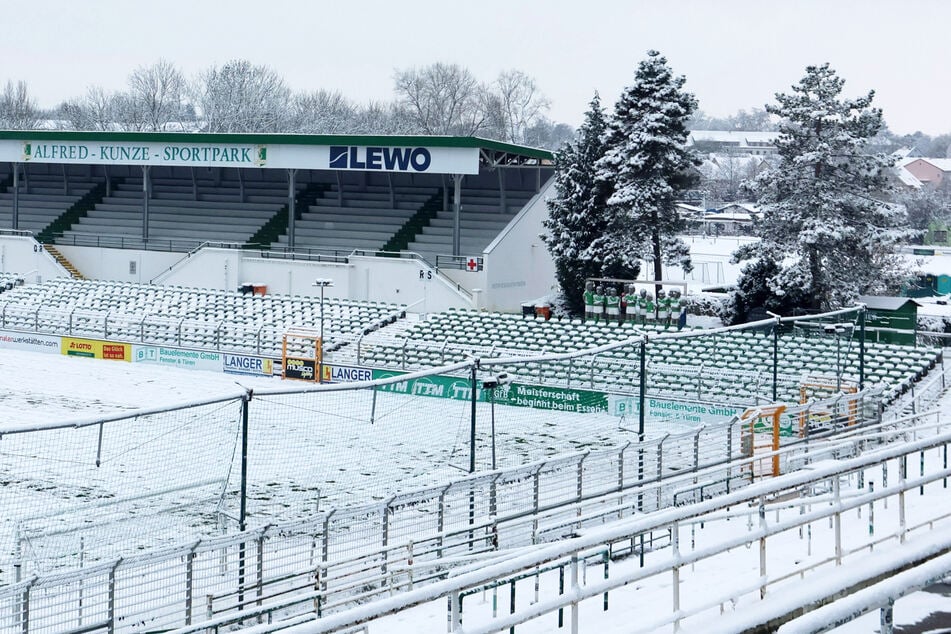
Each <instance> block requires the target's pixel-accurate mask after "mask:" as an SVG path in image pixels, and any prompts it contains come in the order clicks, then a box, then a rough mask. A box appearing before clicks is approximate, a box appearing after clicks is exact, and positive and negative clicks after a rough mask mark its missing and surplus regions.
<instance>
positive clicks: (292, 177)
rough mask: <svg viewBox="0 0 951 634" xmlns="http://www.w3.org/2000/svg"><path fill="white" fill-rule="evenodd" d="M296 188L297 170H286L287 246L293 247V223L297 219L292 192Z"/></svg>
mask: <svg viewBox="0 0 951 634" xmlns="http://www.w3.org/2000/svg"><path fill="white" fill-rule="evenodd" d="M296 189H297V170H287V247H288V248H289V249H292V250H293V249H294V246H295V235H294V234H295V231H294V224H295V221H296V220H297V205H296V203H297V201H296V200H294V199H295V196H294V193H295V191H296Z"/></svg>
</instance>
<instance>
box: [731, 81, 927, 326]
mask: <svg viewBox="0 0 951 634" xmlns="http://www.w3.org/2000/svg"><path fill="white" fill-rule="evenodd" d="M844 83H845V82H844V80H843V79H841V78H840V77H838V75H837V74H836V73H835V71H834V70H832V69H831V68H830V67H829V65H828V64H823V65H821V66H810V67H808V68H807V69H806V75H805V77H803V78H802V80H801V81H800V82H799V83H798V84H797V85H795V86H793V87H792V92H791V93H788V94H777V95H776V100H777V101H778V102H779V103H778V105H769V106H767V110H768V111H769V112H770V113H771V114H774V115H777V116H778V117H779V118H780V119H781V122H780V127H779V130H780V137H779V139H778V141H777V143H776V145H777V149H778V156H779V162H778V164H777V165H776V166H775V167H774V168H773V169H769V170H766V171H764V172H763V173H761V174H760V175H759V176H758V177H757V179H756V180H755V181H754V184H753V191H754V194H755V195H756V197H757V199H758V202H759V206H760V209H761V210H762V211H763V219H762V222H761V223H759V228H758V231H759V235H760V237H761V238H762V242H760V243H758V244H755V245H751V246H749V247H747V248H744V249H741V250H740V251H738V252H737V253H736V259H737V260H747V259H752V258H767V259H770V260H772V261H773V262H774V263H776V264H778V265H779V266H778V267H777V269H776V272H775V273H774V274H772V275H769V276H768V277H766V278H763V282H764V283H765V284H766V286H767V287H768V290H769V293H767V300H766V307H767V308H770V306H777V307H778V306H780V305H783V304H785V303H786V301H785V300H784V299H783V298H784V296H790V295H791V296H796V297H800V298H803V299H802V301H803V302H805V305H803V306H800V307H799V308H801V309H802V310H820V309H821V310H828V309H834V308H838V307H841V306H844V305H848V304H850V303H851V302H852V301H853V300H854V299H855V297H856V296H857V295H859V294H862V293H875V292H884V291H888V290H889V288H890V287H894V286H896V285H897V283H900V281H901V280H902V278H903V276H904V271H903V268H902V266H901V263H900V261H899V259H898V258H897V257H896V256H895V255H894V253H893V247H894V245H895V244H896V243H897V242H899V241H902V240H905V239H908V238H910V237H911V236H912V235H913V232H912V231H911V230H910V229H908V228H907V226H906V222H905V213H904V209H903V208H902V206H901V205H894V204H889V203H888V202H886V200H885V198H886V197H885V194H886V192H887V188H888V185H887V182H886V175H887V170H888V168H889V165H890V161H889V160H888V159H887V157H885V156H884V155H881V154H878V155H875V154H870V153H868V152H867V150H866V146H867V144H868V142H869V141H870V140H871V139H872V138H873V137H875V135H876V133H877V132H878V131H879V129H880V128H881V127H882V112H881V110H879V109H877V108H872V107H871V104H872V99H873V97H874V92H873V91H872V92H869V93H868V94H867V95H865V96H862V97H858V98H856V99H846V98H843V97H842V96H841V92H842V87H843V85H844ZM749 270H750V271H754V270H756V271H759V272H760V273H761V272H762V270H760V269H749ZM740 285H741V286H743V281H742V280H741V283H740ZM742 317H743V316H742V315H737V316H735V317H734V320H740V319H742Z"/></svg>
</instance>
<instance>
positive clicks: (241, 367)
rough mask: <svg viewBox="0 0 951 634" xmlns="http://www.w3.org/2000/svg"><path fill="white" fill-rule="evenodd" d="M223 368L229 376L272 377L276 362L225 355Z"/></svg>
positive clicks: (240, 355) (241, 355)
mask: <svg viewBox="0 0 951 634" xmlns="http://www.w3.org/2000/svg"><path fill="white" fill-rule="evenodd" d="M221 358H222V368H223V369H224V371H225V372H227V373H228V374H251V375H254V376H272V375H273V374H274V361H272V360H271V359H265V358H262V357H249V356H245V355H243V354H223V355H221Z"/></svg>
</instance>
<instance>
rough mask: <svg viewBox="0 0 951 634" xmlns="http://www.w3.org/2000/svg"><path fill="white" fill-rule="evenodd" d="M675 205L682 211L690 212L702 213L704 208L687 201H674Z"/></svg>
mask: <svg viewBox="0 0 951 634" xmlns="http://www.w3.org/2000/svg"><path fill="white" fill-rule="evenodd" d="M674 206H675V207H677V208H678V209H682V210H684V211H689V212H690V213H695V214H698V213H703V212H704V211H705V210H704V208H703V207H698V206H697V205H688V204H687V203H675V204H674Z"/></svg>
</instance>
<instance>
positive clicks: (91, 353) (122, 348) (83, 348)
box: [60, 337, 132, 361]
mask: <svg viewBox="0 0 951 634" xmlns="http://www.w3.org/2000/svg"><path fill="white" fill-rule="evenodd" d="M60 352H61V353H62V354H64V355H66V356H69V357H89V358H90V359H110V360H113V361H131V360H132V346H130V345H129V344H127V343H113V342H110V341H98V340H96V339H75V338H73V337H62V338H61V340H60Z"/></svg>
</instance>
